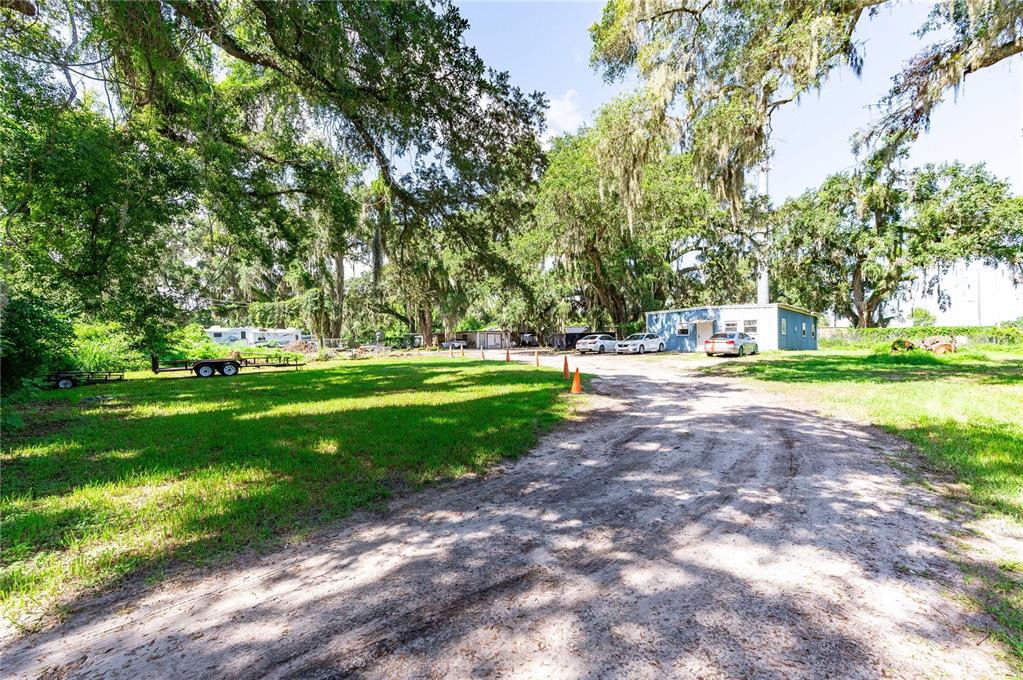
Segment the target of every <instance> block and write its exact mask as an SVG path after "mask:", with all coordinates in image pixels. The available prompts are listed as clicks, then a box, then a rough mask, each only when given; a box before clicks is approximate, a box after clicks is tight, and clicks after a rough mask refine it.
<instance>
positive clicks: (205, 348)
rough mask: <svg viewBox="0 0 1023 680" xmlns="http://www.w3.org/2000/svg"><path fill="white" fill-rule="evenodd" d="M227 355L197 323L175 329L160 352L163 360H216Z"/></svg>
mask: <svg viewBox="0 0 1023 680" xmlns="http://www.w3.org/2000/svg"><path fill="white" fill-rule="evenodd" d="M226 353H227V350H225V349H224V347H223V346H222V345H218V344H217V343H215V342H213V339H212V338H210V336H208V335H206V331H205V330H203V327H202V326H200V325H199V324H197V323H193V324H189V325H187V326H182V327H181V328H178V329H175V330H174V331H172V332H171V333H170V334H169V335H168V336H167V344H166V345H165V346H164V347H162V348H161V350H160V351H159V352H158V354H159V355H160V358H161V359H216V358H218V357H221V356H223V355H225V354H226Z"/></svg>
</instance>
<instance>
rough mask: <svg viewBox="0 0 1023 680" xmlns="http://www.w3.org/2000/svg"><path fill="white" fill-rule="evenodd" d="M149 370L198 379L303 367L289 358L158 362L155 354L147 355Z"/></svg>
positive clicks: (299, 362)
mask: <svg viewBox="0 0 1023 680" xmlns="http://www.w3.org/2000/svg"><path fill="white" fill-rule="evenodd" d="M149 363H150V368H152V370H153V373H166V372H168V371H191V372H192V373H195V374H196V375H197V376H199V377H200V378H210V377H213V375H214V374H215V373H219V374H220V375H223V376H227V377H230V376H232V375H237V374H238V371H240V370H242V369H243V368H275V367H276V368H294V369H296V370H297V369H299V368H301V367H302V366H305V364H304V363H302V361H301V360H299V359H296V358H294V357H290V356H263V357H243V356H240V355H239V356H234V357H226V358H224V359H171V360H169V361H160V359H158V358H157V356H156V355H155V354H150V355H149Z"/></svg>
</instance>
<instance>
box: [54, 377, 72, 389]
mask: <svg viewBox="0 0 1023 680" xmlns="http://www.w3.org/2000/svg"><path fill="white" fill-rule="evenodd" d="M74 386H75V381H74V380H72V379H71V378H61V379H60V380H58V381H57V389H61V390H69V389H71V388H72V387H74Z"/></svg>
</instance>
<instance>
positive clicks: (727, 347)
mask: <svg viewBox="0 0 1023 680" xmlns="http://www.w3.org/2000/svg"><path fill="white" fill-rule="evenodd" d="M703 351H704V352H706V353H707V356H709V357H712V356H714V355H715V354H723V355H731V356H737V357H743V356H746V355H747V354H756V353H757V341H756V340H754V339H753V338H752V337H750V336H748V335H746V334H745V333H715V334H714V335H712V336H710V337H709V338H707V339H706V340H705V341H704V342H703Z"/></svg>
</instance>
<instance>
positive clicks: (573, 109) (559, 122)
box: [546, 90, 583, 140]
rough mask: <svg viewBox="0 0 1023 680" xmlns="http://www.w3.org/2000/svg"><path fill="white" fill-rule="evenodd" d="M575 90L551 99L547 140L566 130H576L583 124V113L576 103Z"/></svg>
mask: <svg viewBox="0 0 1023 680" xmlns="http://www.w3.org/2000/svg"><path fill="white" fill-rule="evenodd" d="M576 94H577V92H576V91H575V90H569V91H568V92H566V93H565V94H563V95H562V96H560V97H555V98H554V99H551V104H550V106H548V107H547V137H546V138H547V140H550V139H551V138H552V137H557V136H558V135H560V134H562V133H564V132H574V131H575V130H577V129H578V128H579V126H580V125H582V124H583V114H582V112H580V111H579V105H578V104H577V103H576V100H575V98H576Z"/></svg>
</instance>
